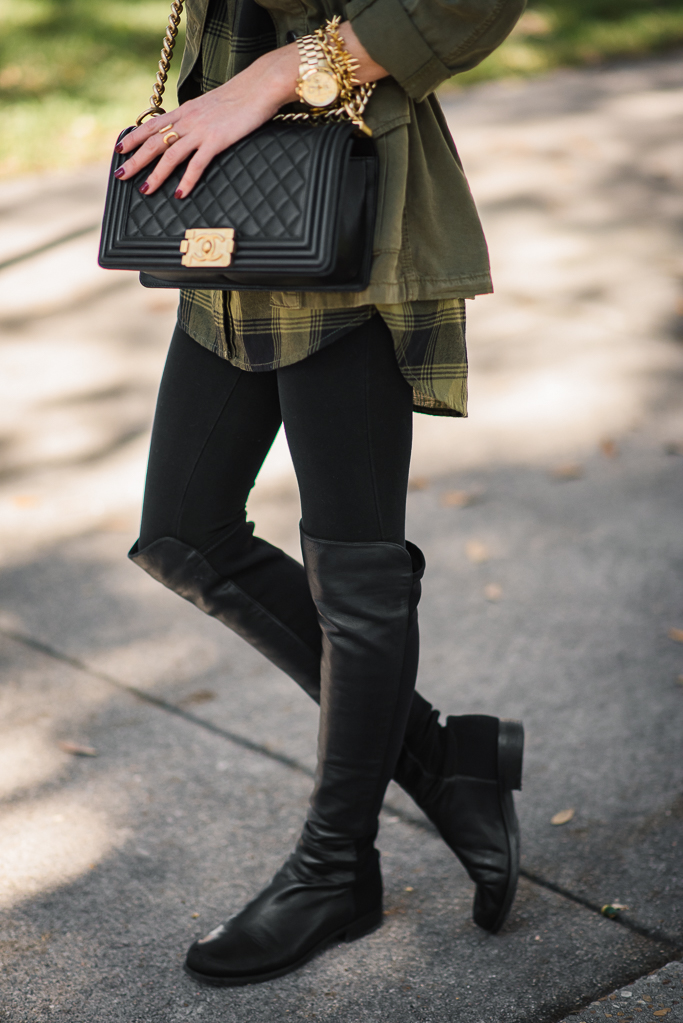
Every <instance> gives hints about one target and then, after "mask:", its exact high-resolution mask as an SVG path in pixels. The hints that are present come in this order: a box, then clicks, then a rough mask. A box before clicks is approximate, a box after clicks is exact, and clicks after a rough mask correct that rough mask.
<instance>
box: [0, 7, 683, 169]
mask: <svg viewBox="0 0 683 1023" xmlns="http://www.w3.org/2000/svg"><path fill="white" fill-rule="evenodd" d="M168 6H169V5H168V4H167V3H166V0H109V2H108V3H93V2H92V0H21V3H16V2H15V0H1V2H0V18H1V19H2V25H3V32H2V38H1V39H0V102H1V103H2V108H3V116H4V119H5V126H6V127H5V132H4V133H3V138H2V140H0V173H1V174H2V175H3V176H7V175H10V174H17V173H23V172H30V171H35V170H42V169H49V168H55V167H67V166H69V167H71V166H78V165H80V164H82V163H84V162H88V161H92V160H96V159H104V158H105V157H106V156H107V153H108V152H109V150H110V146H111V139H112V136H113V135H115V134H116V133H117V131H118V130H120V127H121V126H122V125H125V124H127V123H128V122H129V121H130V119H131V116H132V114H133V113H136V112H137V111H138V108H142V104H143V102H144V98H145V97H146V96H147V95H148V93H149V91H150V88H149V84H148V83H149V80H150V70H151V69H153V68H154V64H155V62H156V60H157V59H158V51H159V38H160V34H161V30H162V29H163V24H164V20H165V18H166V16H167V13H168V12H167V9H166V8H167V7H168ZM682 43H683V5H681V4H680V3H676V2H675V0H671V2H658V0H566V2H565V0H550V2H546V3H541V4H536V3H532V4H530V5H529V7H528V9H527V11H526V13H525V14H524V16H523V17H522V19H521V21H520V22H519V24H518V25H517V28H516V29H515V31H514V33H513V35H512V36H511V37H510V38H509V39H508V40H507V41H506V42H505V43H504V44H503V46H502V47H501V48H500V49H499V50H498V51H497V52H496V53H494V54H493V55H492V56H491V57H489V59H488V60H486V61H485V62H484V63H483V64H482V65H480V66H479V67H478V68H475V69H474V70H473V71H471V72H469V73H467V74H465V75H461V76H460V77H459V78H458V80H457V87H458V88H466V87H467V86H468V85H470V84H472V83H474V82H482V81H488V80H491V79H496V78H506V77H509V76H511V75H514V76H516V77H520V76H529V75H535V74H539V73H540V72H544V71H548V70H550V69H552V68H556V67H567V66H582V65H595V64H599V63H601V62H603V61H606V60H614V59H615V58H624V57H641V56H644V55H647V54H652V53H658V52H665V51H666V50H668V49H671V48H672V47H676V46H678V45H681V44H682ZM181 45H182V34H181V36H180V42H179V46H181ZM178 64H179V61H176V65H175V70H176V72H177V70H178ZM172 85H173V79H172V80H171V87H172ZM453 85H454V86H455V85H456V83H453Z"/></svg>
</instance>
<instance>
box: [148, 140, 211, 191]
mask: <svg viewBox="0 0 683 1023" xmlns="http://www.w3.org/2000/svg"><path fill="white" fill-rule="evenodd" d="M197 145H198V143H197V141H196V140H193V139H192V137H191V136H189V135H186V136H185V138H182V139H179V140H178V141H177V142H174V143H173V145H172V146H170V147H169V148H168V149H167V150H166V152H165V153H164V155H163V156H162V158H161V159H160V160H159V163H158V164H157V165H156V167H155V168H154V170H153V171H152V173H151V174H150V176H149V177H148V178H147V181H146V182H145V184H146V185H147V188H145V195H152V194H153V193H154V192H156V190H157V189H158V188H159V186H160V185H162V184H163V183H164V181H165V180H166V178H167V177H168V176H169V174H171V172H172V171H174V170H175V169H176V167H177V166H178V164H180V163H182V162H183V160H187V158H188V156H189V155H190V154H191V153H192V152H194V150H195V149H196V148H197ZM142 187H143V188H144V185H143V186H142Z"/></svg>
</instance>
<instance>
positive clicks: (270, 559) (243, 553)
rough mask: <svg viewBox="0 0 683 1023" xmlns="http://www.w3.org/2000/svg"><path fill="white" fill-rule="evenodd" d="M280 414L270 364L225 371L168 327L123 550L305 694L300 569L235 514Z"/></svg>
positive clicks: (313, 665)
mask: <svg viewBox="0 0 683 1023" xmlns="http://www.w3.org/2000/svg"><path fill="white" fill-rule="evenodd" d="M280 423H281V416H280V406H279V398H278V390H277V379H276V375H275V373H246V372H243V371H242V370H239V369H236V368H235V367H234V366H232V365H231V364H230V363H228V362H226V361H225V360H224V359H220V358H219V357H218V356H216V355H214V354H213V353H212V352H210V351H208V350H207V349H205V348H203V347H202V346H201V345H198V344H197V343H196V342H195V341H193V340H192V338H190V337H189V336H188V335H187V334H186V333H185V332H184V331H182V330H181V329H180V328H177V329H176V331H175V333H174V335H173V339H172V341H171V346H170V349H169V353H168V358H167V361H166V366H165V369H164V374H163V377H162V381H161V386H160V389H159V398H158V402H157V409H156V414H155V418H154V428H153V431H152V442H151V447H150V456H149V465H148V470H147V482H146V486H145V498H144V503H143V512H142V524H141V530H140V539H139V540H138V542H137V543H136V544H135V546H134V547H133V549H132V550H131V552H130V557H131V559H132V560H133V561H135V562H136V564H138V565H139V566H140V567H141V568H144V569H145V571H147V572H149V573H150V575H152V576H154V577H155V578H156V579H158V580H159V581H160V582H162V583H164V585H166V586H168V587H169V588H170V589H173V590H175V591H176V592H177V593H179V594H181V595H182V596H183V597H185V598H186V599H188V600H190V601H192V602H193V603H195V604H196V605H197V606H198V607H199V608H201V610H203V611H205V612H206V613H207V614H211V615H214V616H215V617H217V618H218V619H219V620H220V621H221V622H223V624H225V625H227V626H228V627H230V628H232V629H234V630H235V631H236V632H238V633H239V634H240V635H242V636H243V637H244V638H245V639H247V640H248V641H249V642H250V643H252V645H254V646H256V647H257V648H258V649H259V650H261V651H262V652H263V653H264V654H265V655H266V656H268V657H269V658H270V659H271V660H272V661H274V663H275V664H277V665H278V666H279V667H281V668H282V669H283V670H284V671H287V672H288V673H289V674H291V675H293V677H294V678H295V679H296V680H297V681H298V682H299V683H300V684H301V685H302V686H303V687H304V688H305V689H309V688H310V686H313V689H314V692H313V695H316V694H317V690H318V688H319V683H318V681H317V680H318V676H319V662H320V630H319V627H318V623H317V620H316V616H315V608H314V606H313V602H312V600H311V596H310V591H309V588H308V583H307V580H306V576H305V573H304V570H303V568H302V566H301V565H300V564H299V562H298V561H295V560H294V559H292V558H290V557H288V556H287V555H286V554H285V553H284V552H283V551H281V550H279V549H278V548H276V547H273V546H272V545H271V544H268V543H266V542H265V541H264V540H261V539H259V538H258V537H255V536H254V535H253V524H252V523H250V522H247V520H246V502H247V498H248V496H249V492H250V490H251V488H252V486H253V484H254V480H255V479H256V475H257V473H258V471H259V469H260V468H261V465H262V463H263V460H264V459H265V457H266V455H267V453H268V450H269V449H270V446H271V444H272V442H273V440H274V438H275V435H276V433H277V431H278V428H279V426H280Z"/></svg>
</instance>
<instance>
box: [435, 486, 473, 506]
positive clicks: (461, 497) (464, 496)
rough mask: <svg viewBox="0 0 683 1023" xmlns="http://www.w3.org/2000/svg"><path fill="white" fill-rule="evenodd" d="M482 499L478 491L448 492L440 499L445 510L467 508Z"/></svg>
mask: <svg viewBox="0 0 683 1023" xmlns="http://www.w3.org/2000/svg"><path fill="white" fill-rule="evenodd" d="M480 499H481V494H480V492H479V491H478V490H447V491H446V492H445V493H444V494H442V495H441V497H440V498H439V502H440V504H442V505H443V506H444V508H467V507H468V505H470V504H476V503H477V501H479V500H480Z"/></svg>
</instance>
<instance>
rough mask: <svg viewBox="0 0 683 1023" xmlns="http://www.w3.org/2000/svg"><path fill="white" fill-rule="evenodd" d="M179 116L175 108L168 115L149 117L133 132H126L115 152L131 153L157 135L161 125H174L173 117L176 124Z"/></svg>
mask: <svg viewBox="0 0 683 1023" xmlns="http://www.w3.org/2000/svg"><path fill="white" fill-rule="evenodd" d="M181 116H182V115H181V113H180V109H179V108H176V109H175V110H172V111H171V113H170V114H158V115H157V116H155V117H150V119H149V120H148V121H144V122H143V124H140V125H138V127H137V128H134V129H133V131H130V132H128V134H127V135H126V137H125V138H123V139H121V141H120V142H119V143H118V144H117V146H116V152H117V153H130V152H132V151H133V150H134V149H137V147H138V146H141V145H142V144H143V143H144V142H146V141H147V139H149V138H151V137H152V136H153V135H158V134H159V128H160V127H162V126H163V125H168V124H175V122H174V120H173V118H174V117H175V119H176V122H177V121H178V120H179V118H180V117H181Z"/></svg>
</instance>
